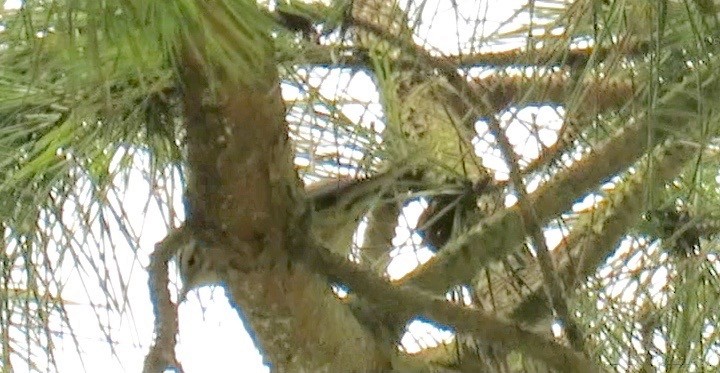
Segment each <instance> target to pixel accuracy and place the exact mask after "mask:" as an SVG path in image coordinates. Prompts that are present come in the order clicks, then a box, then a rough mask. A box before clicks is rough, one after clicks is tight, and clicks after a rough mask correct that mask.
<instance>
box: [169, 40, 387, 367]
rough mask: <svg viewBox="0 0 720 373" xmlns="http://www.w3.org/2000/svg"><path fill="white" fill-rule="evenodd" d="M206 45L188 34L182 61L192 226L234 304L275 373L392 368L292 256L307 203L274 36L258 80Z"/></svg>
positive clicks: (322, 285)
mask: <svg viewBox="0 0 720 373" xmlns="http://www.w3.org/2000/svg"><path fill="white" fill-rule="evenodd" d="M201 45H202V43H201V42H197V41H192V42H190V41H189V42H188V47H187V48H186V49H185V50H184V51H183V53H182V55H181V57H180V59H181V60H180V63H179V65H180V66H181V77H182V82H183V106H184V116H185V124H186V128H187V139H188V140H187V147H188V169H189V174H190V178H189V182H188V191H187V193H188V196H187V197H188V200H189V207H190V208H189V214H188V215H189V216H188V220H187V225H188V227H189V228H190V229H191V230H192V231H193V233H194V234H195V235H196V236H197V237H199V239H201V240H204V241H205V242H206V243H207V245H208V247H210V248H212V249H211V251H212V255H213V256H214V262H215V263H220V264H219V267H218V268H216V270H217V271H218V274H219V275H220V277H221V278H222V279H223V280H224V282H225V284H226V285H227V287H228V288H229V294H232V297H233V299H232V301H233V304H234V305H236V306H239V307H238V308H237V309H238V312H241V313H242V314H244V315H247V317H248V320H249V322H250V326H251V328H252V329H253V332H254V333H255V335H256V336H257V340H258V341H259V344H260V346H259V348H260V349H261V350H263V351H264V353H265V356H266V358H267V360H268V362H269V364H270V365H271V366H272V368H273V370H274V371H290V372H297V371H377V370H382V369H384V368H385V367H386V366H387V364H388V357H387V354H386V353H385V352H384V351H381V350H379V349H378V348H377V346H376V344H375V342H374V340H373V339H372V337H371V336H370V335H369V334H368V333H367V332H366V331H365V330H364V329H363V328H362V327H361V326H360V325H359V324H358V323H357V322H356V321H355V319H354V318H353V317H352V315H351V314H350V312H349V310H348V309H347V307H346V306H345V305H344V304H342V303H341V302H340V301H339V300H338V299H337V297H336V296H335V295H334V294H333V293H332V291H331V290H330V287H329V284H328V283H327V281H325V280H324V279H323V278H321V277H319V276H317V275H315V274H313V273H312V272H311V271H309V270H308V269H307V268H305V267H304V266H302V265H294V264H293V263H292V262H291V261H290V260H289V258H288V250H289V249H290V248H289V247H288V244H289V241H288V234H289V233H288V229H289V227H290V226H292V225H293V224H298V219H300V217H301V214H302V213H303V212H304V211H305V208H306V202H305V200H304V194H303V193H302V189H301V186H300V183H299V180H298V178H297V174H296V172H295V170H294V166H293V162H292V159H293V158H292V148H291V146H290V143H289V139H288V133H287V127H286V125H285V118H284V108H283V103H282V98H281V96H280V87H279V79H278V73H277V70H276V66H275V64H274V61H273V51H272V41H271V40H270V39H269V37H268V39H267V54H266V55H265V59H264V61H263V62H264V64H263V65H261V66H257V76H255V77H253V78H252V79H249V81H250V82H246V81H242V82H239V81H237V80H236V79H232V76H233V75H232V74H231V73H230V72H228V71H222V70H220V69H219V68H215V67H213V64H212V63H211V61H209V58H208V55H207V54H205V51H203V50H202V47H201ZM208 66H210V67H208ZM218 70H219V71H218ZM220 248H221V249H220ZM359 356H362V358H360V359H359V358H358V357H359Z"/></svg>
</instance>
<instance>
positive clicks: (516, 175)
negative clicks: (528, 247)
mask: <svg viewBox="0 0 720 373" xmlns="http://www.w3.org/2000/svg"><path fill="white" fill-rule="evenodd" d="M488 127H489V128H490V132H491V133H492V134H493V136H495V138H496V139H497V141H498V145H499V146H500V152H501V153H502V155H503V158H505V163H507V165H508V167H509V168H510V180H511V181H512V183H513V184H514V185H515V190H516V192H517V197H518V205H519V206H520V211H521V216H522V222H523V225H524V226H525V231H526V232H529V233H530V237H531V239H532V241H533V244H534V246H535V250H536V251H537V257H538V264H539V265H540V271H541V272H542V276H543V282H544V283H545V291H546V292H547V294H548V298H549V299H550V305H551V306H552V308H553V309H554V310H555V313H556V314H557V317H558V319H559V320H560V322H561V323H562V324H563V325H564V326H565V330H566V332H567V337H568V341H570V344H571V345H572V346H573V348H575V349H576V350H578V351H585V342H584V340H583V336H582V333H581V332H580V328H579V326H578V325H577V323H576V322H575V320H574V319H573V318H572V316H571V315H570V311H569V309H568V305H567V301H566V300H565V289H564V288H563V282H562V280H561V279H560V276H559V275H558V273H557V271H556V270H555V265H554V264H553V261H552V257H551V256H550V250H549V249H548V247H547V243H546V242H545V236H544V235H543V232H542V228H541V227H540V224H539V219H538V218H537V215H536V213H535V208H534V207H533V205H532V203H530V200H529V198H528V193H527V189H526V187H525V182H524V181H523V179H522V174H521V172H520V166H519V164H518V155H517V154H516V153H515V151H514V150H513V148H512V145H511V144H510V140H509V139H508V137H507V135H506V134H505V132H504V131H503V130H502V128H500V123H499V122H498V121H497V119H492V120H490V121H489V124H488Z"/></svg>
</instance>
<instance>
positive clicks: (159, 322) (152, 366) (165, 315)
mask: <svg viewBox="0 0 720 373" xmlns="http://www.w3.org/2000/svg"><path fill="white" fill-rule="evenodd" d="M183 232H184V230H183V229H182V228H180V229H176V230H173V231H172V232H170V233H169V234H168V235H167V237H165V239H164V240H162V241H160V242H158V243H157V244H155V251H153V253H152V254H151V255H150V266H149V268H148V272H149V273H148V275H149V278H148V286H149V289H150V299H151V300H152V305H153V313H154V315H155V327H154V329H155V343H154V344H153V345H152V346H151V347H150V351H149V352H148V354H147V355H146V356H145V363H144V367H143V373H158V372H164V371H165V369H166V368H168V367H174V368H175V369H176V371H178V372H180V373H181V372H183V369H182V365H180V362H179V361H178V360H177V357H176V356H175V344H176V343H177V339H176V336H177V333H178V314H177V306H176V305H175V304H174V303H173V302H172V300H170V290H169V289H168V282H169V277H168V261H170V259H171V258H172V256H173V255H175V251H176V250H175V249H176V248H177V247H180V245H181V244H182V242H183V240H184V239H185V235H184V234H183Z"/></svg>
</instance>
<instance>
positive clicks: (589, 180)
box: [403, 64, 720, 292]
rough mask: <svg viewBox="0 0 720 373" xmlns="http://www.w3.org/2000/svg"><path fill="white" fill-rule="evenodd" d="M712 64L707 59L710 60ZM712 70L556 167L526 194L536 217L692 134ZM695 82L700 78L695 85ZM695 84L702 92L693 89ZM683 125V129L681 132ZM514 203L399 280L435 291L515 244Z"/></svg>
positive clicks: (519, 235)
mask: <svg viewBox="0 0 720 373" xmlns="http://www.w3.org/2000/svg"><path fill="white" fill-rule="evenodd" d="M709 66H712V64H709ZM711 71H712V69H711V68H706V69H703V70H701V71H698V72H692V73H690V74H688V76H687V77H686V78H685V79H684V81H683V82H682V83H680V84H677V85H676V86H674V87H673V90H672V91H670V92H668V93H666V94H665V95H664V96H663V97H662V98H661V99H660V100H658V101H659V102H658V108H657V109H655V110H654V112H653V116H652V118H650V117H648V116H645V115H642V114H639V115H638V116H637V117H636V118H635V123H634V124H629V125H628V126H626V127H624V128H623V129H621V130H620V131H618V133H616V134H615V135H614V136H612V137H610V138H608V139H607V140H606V141H604V142H602V143H601V144H599V145H597V146H596V150H593V151H591V152H590V153H589V154H588V155H586V156H585V157H584V158H583V159H581V160H579V161H577V162H575V163H574V164H573V165H572V166H570V167H568V168H567V169H565V170H564V171H563V172H560V173H558V174H557V175H556V176H555V177H553V178H552V179H551V180H549V181H548V182H546V183H545V184H544V185H542V186H541V187H540V188H538V190H537V191H535V192H534V193H532V194H530V195H529V199H530V202H531V203H532V206H533V208H534V209H535V211H536V214H537V218H538V222H539V223H540V224H544V223H546V222H547V221H548V220H549V219H551V218H552V217H553V216H557V215H558V214H560V213H562V212H563V211H566V210H567V209H569V208H570V207H571V205H572V203H573V201H575V200H576V199H577V198H579V197H581V196H582V195H584V194H585V193H587V192H588V191H589V190H591V189H592V188H593V187H594V186H596V185H597V184H599V183H600V182H602V181H603V180H605V179H606V178H608V177H609V176H611V175H615V174H616V173H618V172H620V171H622V170H624V169H626V168H627V167H628V166H630V165H631V164H632V163H633V162H635V161H636V160H637V159H639V158H640V157H641V156H642V155H643V154H645V153H646V152H647V150H648V149H650V148H652V146H654V144H657V143H658V142H660V141H662V140H663V139H664V138H666V137H667V136H668V135H669V131H672V133H673V134H679V135H682V136H690V135H692V133H693V132H692V131H688V130H692V129H693V128H695V127H693V124H694V123H697V122H696V118H695V114H693V113H695V111H696V108H697V107H698V106H699V105H701V104H700V103H699V102H700V101H701V100H702V101H703V103H702V106H705V105H707V103H706V102H705V101H707V100H709V99H710V98H716V97H718V93H719V92H718V91H720V81H718V80H716V79H706V80H703V79H705V77H707V75H708V74H710V73H711ZM698 84H702V85H701V86H698ZM698 90H699V91H700V92H701V93H702V94H700V95H698V94H696V92H698ZM683 131H685V132H683ZM525 236H526V232H525V230H524V229H523V228H522V221H521V213H520V210H519V207H517V206H515V207H512V208H508V209H505V210H503V211H501V212H499V213H497V214H495V215H493V216H491V217H490V218H488V219H486V220H484V221H483V222H481V223H480V224H479V225H478V226H476V227H475V228H473V229H471V230H470V231H468V232H467V233H465V234H464V235H462V236H461V237H459V238H458V239H457V240H455V242H451V243H449V244H448V245H447V247H446V249H445V250H443V252H441V253H440V255H437V256H436V257H435V258H433V259H432V260H430V261H429V262H428V263H427V264H426V265H425V266H424V267H422V268H419V269H417V270H415V271H414V272H412V273H410V274H409V275H408V276H407V277H406V278H405V279H404V280H403V281H404V282H405V283H407V282H410V283H413V284H416V285H419V286H421V287H422V288H424V289H429V290H433V291H437V292H443V291H446V290H447V289H448V288H450V287H451V286H453V285H456V284H459V283H465V282H467V281H469V280H470V279H471V278H472V276H474V274H475V273H476V272H477V271H478V269H479V268H481V267H482V266H484V265H486V264H487V263H489V261H490V260H493V259H501V258H504V257H505V256H506V255H507V254H509V253H510V252H512V251H513V250H514V249H515V248H517V247H519V245H520V244H521V243H522V241H523V239H524V237H525Z"/></svg>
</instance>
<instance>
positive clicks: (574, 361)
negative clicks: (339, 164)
mask: <svg viewBox="0 0 720 373" xmlns="http://www.w3.org/2000/svg"><path fill="white" fill-rule="evenodd" d="M298 245H302V247H304V248H305V249H304V250H303V251H302V253H303V256H302V258H300V257H298V259H302V260H303V261H305V262H306V263H308V265H310V266H311V267H312V268H313V269H314V270H315V271H317V272H318V273H322V274H324V275H326V276H328V277H329V279H330V280H331V281H336V282H340V283H343V284H347V285H348V286H349V287H350V288H351V289H352V291H354V292H357V293H358V294H359V295H360V296H363V297H366V298H367V299H368V300H369V301H371V302H373V303H374V304H376V305H378V306H380V307H382V308H383V309H384V310H386V311H388V312H395V313H400V314H416V315H421V316H424V317H428V318H430V319H433V320H435V321H437V322H439V323H442V324H446V325H449V326H452V327H454V328H455V329H456V331H458V332H463V333H472V334H474V335H475V336H477V337H478V338H479V339H483V340H486V341H490V342H493V343H497V344H499V345H501V346H502V347H503V348H507V349H511V350H518V351H520V352H522V353H524V354H526V355H527V356H529V357H532V358H534V359H538V360H541V361H542V362H544V363H545V364H547V365H548V366H551V367H553V368H555V369H558V370H559V371H563V372H580V371H583V372H600V371H602V370H601V369H600V368H599V367H598V366H597V365H596V364H593V363H592V362H590V361H588V360H587V359H586V358H585V357H583V356H581V355H580V354H578V353H576V352H574V351H572V350H570V349H568V348H567V347H564V346H562V345H560V344H558V343H557V342H553V341H550V340H547V339H545V338H543V337H540V336H538V335H535V334H533V333H531V332H528V331H526V330H523V329H522V328H520V327H518V326H517V325H513V324H511V323H508V322H507V321H503V320H500V319H497V318H494V317H491V316H488V315H487V314H485V313H484V312H482V311H480V310H475V309H470V308H467V307H461V306H458V305H455V304H452V303H450V302H448V301H447V300H445V299H444V298H442V297H435V296H432V295H429V294H427V293H424V292H422V291H420V290H417V289H414V288H411V287H408V286H393V285H391V284H390V283H388V282H387V281H385V280H383V279H381V278H379V277H377V276H376V275H375V274H373V273H372V272H371V271H368V270H365V269H362V268H360V267H359V266H358V265H356V264H354V263H351V262H349V261H348V260H346V259H344V258H342V257H340V256H337V255H335V254H333V253H332V252H330V251H329V250H327V249H326V248H324V247H322V246H320V245H318V244H317V243H316V242H314V241H313V240H306V242H298Z"/></svg>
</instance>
